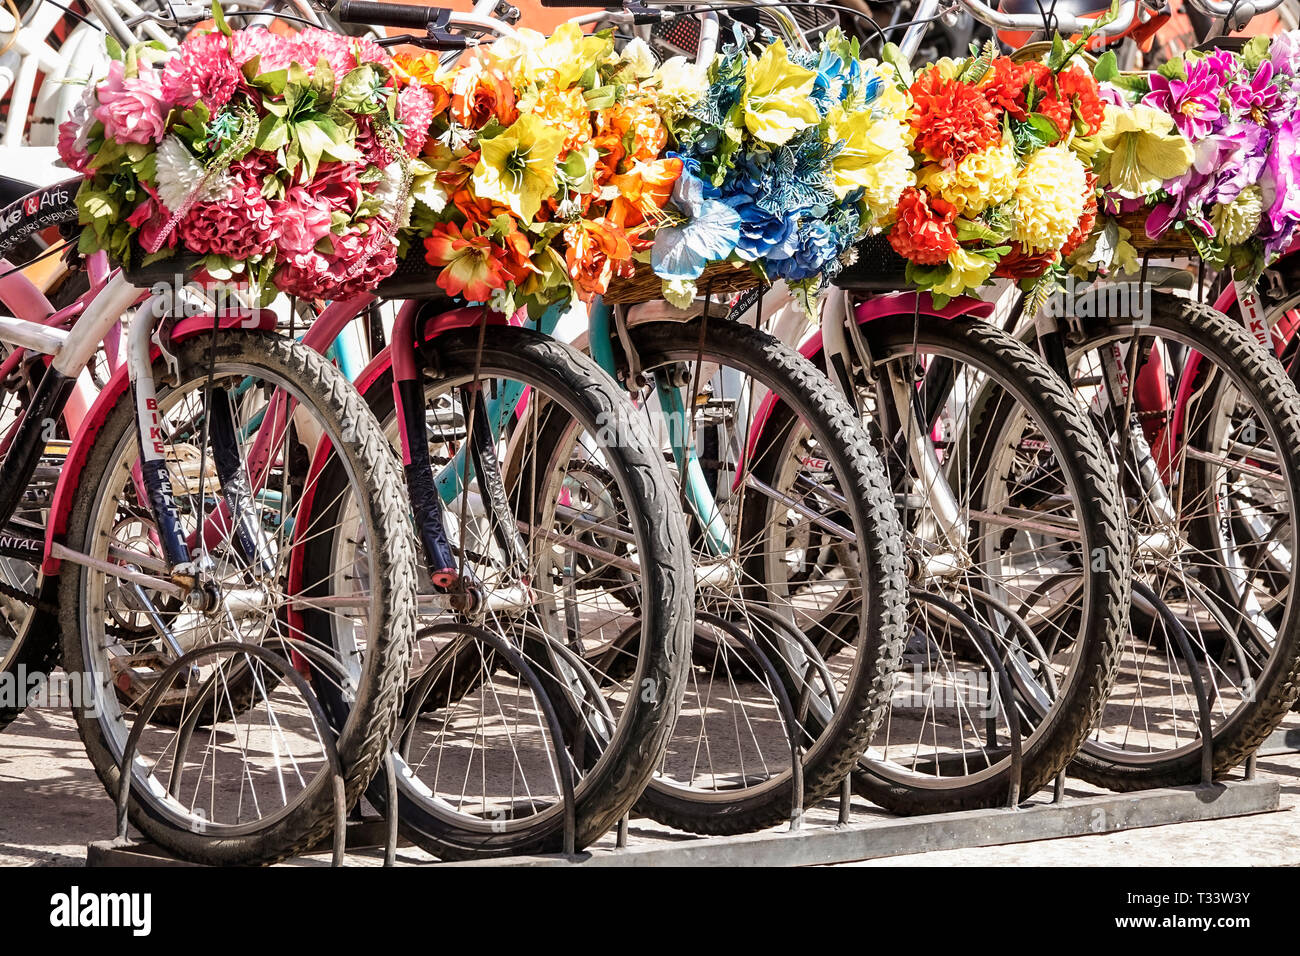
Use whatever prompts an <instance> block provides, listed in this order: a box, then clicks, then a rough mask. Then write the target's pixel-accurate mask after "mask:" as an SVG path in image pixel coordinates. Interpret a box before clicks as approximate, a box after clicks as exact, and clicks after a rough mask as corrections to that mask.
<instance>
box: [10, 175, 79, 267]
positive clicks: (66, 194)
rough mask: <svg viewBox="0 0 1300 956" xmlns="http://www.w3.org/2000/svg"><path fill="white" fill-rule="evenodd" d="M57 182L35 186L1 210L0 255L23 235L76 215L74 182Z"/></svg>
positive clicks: (70, 219)
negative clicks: (33, 189) (27, 193)
mask: <svg viewBox="0 0 1300 956" xmlns="http://www.w3.org/2000/svg"><path fill="white" fill-rule="evenodd" d="M78 182H79V180H76V181H72V182H64V183H56V184H55V185H53V186H47V187H46V188H44V189H38V190H37V191H35V192H33V193H31V194H30V195H27V196H24V197H23V198H22V199H19V200H17V201H16V202H12V203H10V204H9V205H8V206H5V208H4V209H3V210H0V256H5V255H8V254H9V252H10V251H11V250H12V249H13V248H14V247H15V246H17V245H18V244H19V243H20V242H22V241H23V240H24V239H26V238H28V237H29V236H32V235H34V234H35V233H38V232H41V231H43V230H45V229H48V228H50V227H51V226H57V225H59V224H60V223H63V222H70V221H72V220H74V219H76V218H77V207H76V204H75V203H74V202H73V197H74V196H75V195H76V193H77V183H78Z"/></svg>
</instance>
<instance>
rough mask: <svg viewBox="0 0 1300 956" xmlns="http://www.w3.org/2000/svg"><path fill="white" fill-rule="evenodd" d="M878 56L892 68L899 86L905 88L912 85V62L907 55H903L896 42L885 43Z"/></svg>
mask: <svg viewBox="0 0 1300 956" xmlns="http://www.w3.org/2000/svg"><path fill="white" fill-rule="evenodd" d="M880 58H881V59H882V60H884V61H885V62H886V63H888V64H889V65H890V66H892V67H893V68H894V73H895V74H896V75H897V76H898V84H899V86H901V87H902V88H903V89H907V88H908V87H909V86H911V85H912V64H911V62H910V61H909V60H908V58H907V57H905V56H903V51H902V50H900V49H899V48H898V44H897V43H886V44H885V46H884V49H883V50H881V52H880Z"/></svg>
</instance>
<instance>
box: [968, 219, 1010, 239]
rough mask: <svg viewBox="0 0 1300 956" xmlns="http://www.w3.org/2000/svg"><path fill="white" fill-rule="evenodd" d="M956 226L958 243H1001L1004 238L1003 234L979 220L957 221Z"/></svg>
mask: <svg viewBox="0 0 1300 956" xmlns="http://www.w3.org/2000/svg"><path fill="white" fill-rule="evenodd" d="M956 226H957V241H958V242H985V243H987V242H1001V241H1002V240H1003V239H1005V238H1006V234H1005V233H1003V232H999V231H998V230H997V229H994V228H992V227H991V226H989V225H986V224H985V223H982V222H980V221H979V220H971V219H958V220H957V222H956Z"/></svg>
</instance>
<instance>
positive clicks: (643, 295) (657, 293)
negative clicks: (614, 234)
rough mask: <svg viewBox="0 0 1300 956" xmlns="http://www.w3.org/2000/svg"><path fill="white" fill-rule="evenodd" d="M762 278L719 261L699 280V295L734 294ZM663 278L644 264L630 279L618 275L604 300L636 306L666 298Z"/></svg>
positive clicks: (755, 284)
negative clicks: (639, 303)
mask: <svg viewBox="0 0 1300 956" xmlns="http://www.w3.org/2000/svg"><path fill="white" fill-rule="evenodd" d="M760 282H761V280H760V279H759V277H758V276H757V275H755V274H754V272H753V270H752V269H750V268H749V267H748V266H737V265H733V264H732V263H730V262H715V263H713V264H711V265H709V266H708V267H707V268H706V269H705V270H704V274H703V275H701V276H700V277H699V278H698V279H696V280H695V288H696V290H697V293H698V294H699V295H710V296H712V295H730V294H731V293H733V292H742V291H744V290H745V289H752V288H754V287H755V286H757V285H759V284H760ZM663 297H664V293H663V280H662V279H660V278H659V276H657V275H655V273H654V270H653V269H651V268H650V267H649V266H641V267H639V268H638V269H637V270H636V273H635V274H633V275H632V276H631V277H630V278H627V279H624V278H622V277H619V276H615V277H614V280H613V281H612V282H610V284H609V288H608V289H607V290H606V291H605V295H604V297H603V298H604V300H605V301H606V302H608V303H610V304H612V305H635V304H636V303H638V302H653V301H655V300H656V299H662V298H663Z"/></svg>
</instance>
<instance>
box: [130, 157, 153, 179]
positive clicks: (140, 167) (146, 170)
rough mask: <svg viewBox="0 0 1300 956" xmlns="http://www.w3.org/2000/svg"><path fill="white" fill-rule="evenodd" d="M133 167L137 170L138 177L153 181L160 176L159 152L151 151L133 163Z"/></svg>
mask: <svg viewBox="0 0 1300 956" xmlns="http://www.w3.org/2000/svg"><path fill="white" fill-rule="evenodd" d="M131 168H132V169H134V170H135V175H136V178H137V179H142V180H145V181H146V182H153V181H154V180H156V179H157V178H158V154H157V153H149V154H148V155H146V156H145V157H143V158H142V159H138V160H136V161H135V162H134V163H132V164H131Z"/></svg>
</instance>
